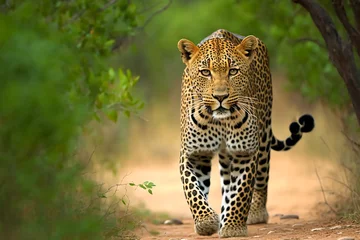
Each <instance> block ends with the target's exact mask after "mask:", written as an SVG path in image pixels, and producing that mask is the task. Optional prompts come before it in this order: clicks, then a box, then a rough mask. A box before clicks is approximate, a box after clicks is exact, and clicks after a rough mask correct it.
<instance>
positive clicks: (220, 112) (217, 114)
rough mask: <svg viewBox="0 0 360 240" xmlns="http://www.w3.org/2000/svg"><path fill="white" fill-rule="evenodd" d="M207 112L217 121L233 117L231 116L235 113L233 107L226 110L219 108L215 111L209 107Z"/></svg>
mask: <svg viewBox="0 0 360 240" xmlns="http://www.w3.org/2000/svg"><path fill="white" fill-rule="evenodd" d="M207 111H208V113H209V114H211V115H212V117H213V118H215V119H224V118H228V117H230V116H231V114H232V113H233V112H234V111H235V109H234V108H233V107H230V108H229V109H228V108H224V107H223V106H220V107H218V108H217V109H215V110H212V109H211V107H207Z"/></svg>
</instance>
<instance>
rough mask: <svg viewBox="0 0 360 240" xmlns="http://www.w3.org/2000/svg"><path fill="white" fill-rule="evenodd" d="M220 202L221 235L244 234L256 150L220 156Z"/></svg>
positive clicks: (254, 169)
mask: <svg viewBox="0 0 360 240" xmlns="http://www.w3.org/2000/svg"><path fill="white" fill-rule="evenodd" d="M219 160H220V168H221V171H222V180H223V182H222V187H223V188H222V189H223V196H222V197H223V198H222V199H223V202H222V207H221V220H220V221H221V222H220V232H219V235H220V237H241V236H247V226H246V220H247V217H248V213H249V209H250V204H251V198H252V193H253V189H254V183H255V174H256V167H257V153H256V154H252V155H250V156H249V155H235V156H234V155H227V156H225V155H222V153H220V156H219Z"/></svg>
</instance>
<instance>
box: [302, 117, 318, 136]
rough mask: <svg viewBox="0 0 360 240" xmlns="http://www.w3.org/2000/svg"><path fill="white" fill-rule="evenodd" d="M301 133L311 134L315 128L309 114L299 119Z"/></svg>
mask: <svg viewBox="0 0 360 240" xmlns="http://www.w3.org/2000/svg"><path fill="white" fill-rule="evenodd" d="M299 123H300V124H301V129H300V130H301V132H304V133H306V132H311V131H312V130H313V129H314V128H315V120H314V118H313V116H311V115H310V114H304V115H302V116H301V117H300V118H299Z"/></svg>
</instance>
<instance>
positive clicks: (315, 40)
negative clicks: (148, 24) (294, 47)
mask: <svg viewBox="0 0 360 240" xmlns="http://www.w3.org/2000/svg"><path fill="white" fill-rule="evenodd" d="M290 42H291V43H294V44H296V43H302V42H312V43H315V44H316V45H318V46H319V47H321V48H323V49H327V48H326V46H325V45H324V44H323V43H322V42H321V41H320V40H318V39H314V38H309V37H303V38H298V39H294V40H290Z"/></svg>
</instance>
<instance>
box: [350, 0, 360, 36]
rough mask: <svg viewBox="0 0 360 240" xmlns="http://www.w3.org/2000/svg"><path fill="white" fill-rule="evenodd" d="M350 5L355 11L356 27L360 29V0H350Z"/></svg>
mask: <svg viewBox="0 0 360 240" xmlns="http://www.w3.org/2000/svg"><path fill="white" fill-rule="evenodd" d="M350 5H351V9H352V10H353V13H354V18H355V25H356V28H357V30H358V31H360V0H350Z"/></svg>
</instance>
